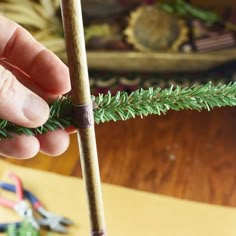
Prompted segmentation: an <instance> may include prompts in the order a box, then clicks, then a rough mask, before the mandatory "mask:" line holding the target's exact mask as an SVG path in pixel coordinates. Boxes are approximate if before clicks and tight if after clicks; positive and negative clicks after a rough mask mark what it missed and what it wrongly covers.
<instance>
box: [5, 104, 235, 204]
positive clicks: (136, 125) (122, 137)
mask: <svg viewBox="0 0 236 236" xmlns="http://www.w3.org/2000/svg"><path fill="white" fill-rule="evenodd" d="M235 118H236V109H235V108H224V109H214V110H213V111H211V112H207V111H204V112H201V113H199V112H196V111H183V112H169V113H168V114H167V115H166V116H161V117H157V116H149V117H146V118H144V119H143V120H141V119H131V120H129V121H126V122H117V123H113V122H110V123H106V124H101V125H98V126H96V135H97V145H98V152H99V161H100V171H101V179H102V181H104V182H107V183H112V184H117V185H122V186H126V187H130V188H134V189H139V190H144V191H149V192H154V193H160V194H164V195H169V196H175V197H178V198H183V199H189V200H194V201H199V202H206V203H212V204H219V205H226V206H236V126H235ZM8 160H9V159H8ZM11 162H13V163H17V164H19V165H24V166H29V167H33V168H38V169H43V170H48V171H52V172H57V173H60V174H63V175H73V176H81V169H80V161H79V155H78V146H77V141H76V135H72V136H71V144H70V148H69V149H68V151H67V152H66V153H65V154H63V155H61V156H59V157H48V156H45V155H43V154H39V155H38V156H37V157H35V158H33V159H31V160H25V161H15V160H14V161H11Z"/></svg>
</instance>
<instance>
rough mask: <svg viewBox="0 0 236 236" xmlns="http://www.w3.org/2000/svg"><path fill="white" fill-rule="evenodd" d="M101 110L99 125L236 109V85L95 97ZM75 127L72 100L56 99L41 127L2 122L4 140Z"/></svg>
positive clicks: (0, 132) (96, 115)
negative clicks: (176, 113) (168, 114)
mask: <svg viewBox="0 0 236 236" xmlns="http://www.w3.org/2000/svg"><path fill="white" fill-rule="evenodd" d="M92 100H93V102H95V103H96V105H97V107H96V109H95V110H94V118H95V122H96V123H97V124H99V123H103V122H109V121H118V120H127V119H130V118H135V117H137V116H140V117H144V116H148V115H152V114H153V115H162V114H165V113H166V112H167V111H169V110H174V111H181V110H185V109H190V110H197V111H201V110H208V111H210V110H211V109H213V108H214V107H224V106H236V82H234V83H233V82H232V83H229V84H227V85H223V84H219V85H216V86H213V85H212V83H207V84H205V85H201V86H193V87H190V88H188V87H187V88H181V87H176V88H174V87H173V86H172V87H171V88H168V89H160V88H156V89H153V88H149V89H148V90H143V89H140V90H137V91H135V92H133V93H131V94H128V93H126V92H118V93H117V94H116V95H115V96H112V95H111V93H108V94H106V95H103V94H100V95H99V96H97V97H95V96H92ZM71 125H74V124H73V121H72V102H71V98H70V97H63V98H60V99H57V100H55V101H54V102H53V103H52V104H51V105H50V117H49V119H48V121H47V122H46V123H45V124H44V125H43V126H41V127H38V128H36V129H29V128H26V127H20V126H18V125H15V124H13V123H11V122H8V121H6V120H0V139H5V138H8V137H11V135H12V133H15V134H19V135H21V134H25V135H39V134H43V133H46V132H49V131H54V130H56V129H60V128H62V129H64V128H67V127H69V126H71Z"/></svg>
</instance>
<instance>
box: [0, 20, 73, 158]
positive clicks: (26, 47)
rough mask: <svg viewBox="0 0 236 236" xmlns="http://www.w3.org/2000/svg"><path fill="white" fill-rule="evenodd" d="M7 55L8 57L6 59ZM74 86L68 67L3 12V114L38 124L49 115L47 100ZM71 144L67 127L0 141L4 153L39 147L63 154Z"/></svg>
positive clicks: (19, 154) (26, 153)
mask: <svg viewBox="0 0 236 236" xmlns="http://www.w3.org/2000/svg"><path fill="white" fill-rule="evenodd" d="M3 59H4V60H3ZM69 90H70V80H69V72H68V68H67V67H66V66H65V65H64V64H63V62H61V61H60V59H59V58H57V57H56V56H55V55H54V54H53V53H52V52H50V51H49V50H47V49H45V48H44V47H43V46H42V45H41V44H40V43H38V42H37V41H36V40H35V39H34V38H33V37H32V36H31V35H30V33H28V32H27V31H26V30H24V29H23V28H22V27H21V26H19V25H17V24H16V23H15V22H13V21H11V20H9V19H6V18H4V17H3V16H0V118H2V119H6V120H9V121H11V122H13V123H15V124H18V125H21V126H24V127H29V128H36V127H39V126H41V125H43V124H44V123H45V122H46V121H47V119H48V117H49V106H48V105H47V103H46V102H45V100H46V101H47V100H48V99H49V98H52V99H53V98H56V97H58V96H60V95H62V94H64V93H67V92H68V91H69ZM68 145H69V135H68V133H67V132H66V131H64V130H57V131H54V132H49V133H46V134H43V135H39V136H37V137H33V136H25V135H20V136H19V135H14V136H13V138H10V139H6V140H1V141H0V154H1V155H3V156H10V157H14V158H30V157H33V156H35V155H36V154H37V153H38V152H39V151H41V152H43V153H46V154H48V155H53V156H56V155H60V154H62V153H63V152H64V151H65V150H66V149H67V147H68Z"/></svg>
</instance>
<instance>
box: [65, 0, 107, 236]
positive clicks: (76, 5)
mask: <svg viewBox="0 0 236 236" xmlns="http://www.w3.org/2000/svg"><path fill="white" fill-rule="evenodd" d="M61 3H62V4H61V5H62V16H63V24H64V32H65V40H66V49H67V59H68V65H69V69H70V77H71V85H72V103H73V105H74V111H75V113H74V119H75V122H77V119H82V120H80V122H78V125H79V128H78V143H79V148H80V158H81V165H82V172H83V178H84V181H85V186H86V192H87V199H88V206H89V213H90V223H91V235H92V236H102V235H105V220H104V211H103V202H102V193H101V183H100V176H99V165H98V157H97V148H96V139H95V131H94V124H93V122H92V121H91V120H93V111H92V106H90V104H91V103H92V101H91V94H90V86H89V78H88V67H87V58H86V50H85V42H84V30H83V20H82V12H81V3H80V0H61ZM81 123H83V124H81Z"/></svg>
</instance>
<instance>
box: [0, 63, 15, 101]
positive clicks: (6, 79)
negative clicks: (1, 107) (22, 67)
mask: <svg viewBox="0 0 236 236" xmlns="http://www.w3.org/2000/svg"><path fill="white" fill-rule="evenodd" d="M14 82H15V78H14V75H13V74H12V73H11V72H10V71H8V70H6V69H5V68H4V67H2V66H0V103H4V102H6V100H10V99H11V98H12V97H13V96H14V94H15V92H16V88H15V83H14Z"/></svg>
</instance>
